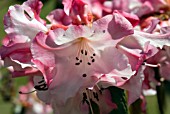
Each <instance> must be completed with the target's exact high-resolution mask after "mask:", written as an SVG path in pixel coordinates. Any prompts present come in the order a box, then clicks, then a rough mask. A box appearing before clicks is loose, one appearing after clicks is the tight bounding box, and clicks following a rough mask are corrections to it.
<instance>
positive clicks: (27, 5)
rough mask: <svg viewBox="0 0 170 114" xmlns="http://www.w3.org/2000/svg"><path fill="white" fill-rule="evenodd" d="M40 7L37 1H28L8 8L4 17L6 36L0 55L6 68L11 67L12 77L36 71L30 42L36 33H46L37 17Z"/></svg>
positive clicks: (43, 24)
mask: <svg viewBox="0 0 170 114" xmlns="http://www.w3.org/2000/svg"><path fill="white" fill-rule="evenodd" d="M41 7H42V3H41V2H40V1H39V0H28V1H26V2H24V3H23V4H22V5H14V6H10V8H9V10H8V13H7V14H6V15H5V17H4V28H5V32H6V33H7V36H6V37H5V40H4V44H3V47H2V48H1V50H0V54H1V59H3V60H4V61H5V63H4V64H5V65H6V66H13V69H14V72H13V75H14V76H22V75H28V74H31V73H35V72H37V71H38V69H36V68H35V66H34V65H33V63H31V59H32V55H31V52H30V42H31V41H32V39H33V38H34V37H35V35H36V34H37V33H38V32H40V31H43V32H47V31H48V28H47V27H46V26H45V21H43V20H42V19H41V18H40V17H39V14H40V10H41Z"/></svg>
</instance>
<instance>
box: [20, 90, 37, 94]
mask: <svg viewBox="0 0 170 114" xmlns="http://www.w3.org/2000/svg"><path fill="white" fill-rule="evenodd" d="M35 91H37V90H33V91H30V92H22V91H19V94H30V93H34V92H35Z"/></svg>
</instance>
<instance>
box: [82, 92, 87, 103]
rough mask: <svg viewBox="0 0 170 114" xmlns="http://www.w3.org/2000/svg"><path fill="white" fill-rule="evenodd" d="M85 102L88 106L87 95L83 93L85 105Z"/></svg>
mask: <svg viewBox="0 0 170 114" xmlns="http://www.w3.org/2000/svg"><path fill="white" fill-rule="evenodd" d="M85 102H86V103H87V104H88V101H87V95H86V93H83V104H84V103H85Z"/></svg>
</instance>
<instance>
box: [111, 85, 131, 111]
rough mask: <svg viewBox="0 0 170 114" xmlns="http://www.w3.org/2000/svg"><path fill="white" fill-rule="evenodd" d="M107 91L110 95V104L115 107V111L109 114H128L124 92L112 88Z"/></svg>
mask: <svg viewBox="0 0 170 114" xmlns="http://www.w3.org/2000/svg"><path fill="white" fill-rule="evenodd" d="M108 89H109V91H110V93H111V97H112V102H113V103H115V104H116V105H117V109H114V110H112V111H111V112H110V113H109V114H128V109H127V101H126V96H125V92H124V90H122V89H119V88H117V87H114V86H112V87H109V88H108Z"/></svg>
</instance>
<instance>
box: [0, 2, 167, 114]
mask: <svg viewBox="0 0 170 114" xmlns="http://www.w3.org/2000/svg"><path fill="white" fill-rule="evenodd" d="M62 3H63V5H64V9H55V10H54V11H52V12H50V13H49V15H47V20H48V21H49V22H50V23H48V22H46V21H45V20H43V19H41V17H40V12H41V8H42V5H43V4H42V2H41V1H40V0H27V1H26V2H24V3H23V4H22V5H14V6H10V7H9V10H8V12H7V13H6V15H5V16H4V29H5V32H6V34H7V35H6V36H5V38H4V39H3V42H2V43H3V46H2V47H1V49H0V55H1V59H2V61H3V62H4V65H5V66H6V67H10V71H11V72H12V74H13V77H19V76H26V75H27V76H30V77H33V83H34V88H35V89H36V92H37V96H38V98H39V99H40V100H42V101H43V102H44V103H46V104H50V105H51V106H52V107H53V109H54V113H55V114H68V113H69V114H88V113H89V112H91V113H92V114H93V113H94V112H93V107H92V102H93V103H95V104H97V105H98V107H99V109H100V113H101V114H107V113H110V112H111V111H112V110H114V109H117V108H119V107H117V104H115V103H114V102H112V98H111V93H110V91H109V90H108V89H107V88H108V87H110V86H116V87H118V88H121V89H125V90H127V91H128V104H129V105H130V104H131V103H133V102H134V101H135V100H136V99H138V98H139V97H140V95H141V94H143V93H142V90H143V89H144V88H145V89H146V88H150V86H149V82H150V81H153V80H154V76H153V75H154V72H153V69H154V68H155V67H156V68H159V70H160V74H162V77H164V78H165V79H167V80H169V79H170V78H169V71H168V70H167V69H168V68H169V67H170V66H169V60H170V59H169V56H170V53H169V46H170V39H169V38H170V33H169V32H168V31H169V29H168V28H166V29H165V28H161V29H160V30H159V31H158V27H157V24H158V22H159V20H157V19H155V18H154V20H152V19H151V20H152V21H151V24H148V25H150V26H148V25H146V26H143V27H141V29H142V30H139V29H136V28H137V26H140V24H141V25H142V23H139V22H140V21H141V20H140V18H141V17H142V16H144V15H148V14H150V13H153V12H157V11H159V9H160V8H162V7H164V6H166V5H165V4H166V3H165V1H163V0H155V1H153V0H148V1H147V0H127V1H122V0H117V1H107V0H63V1H62ZM158 3H159V5H157V4H158ZM145 21H146V20H145ZM160 26H161V25H160ZM160 26H159V27H160ZM146 27H148V28H146ZM162 27H163V26H162ZM157 55H159V56H157ZM156 82H157V83H159V80H157V81H156ZM20 93H21V94H24V92H20Z"/></svg>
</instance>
